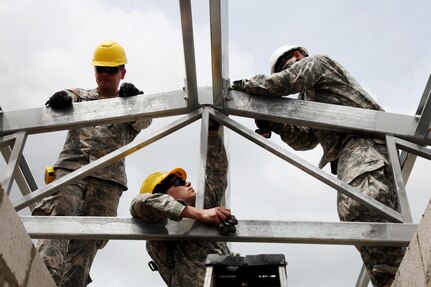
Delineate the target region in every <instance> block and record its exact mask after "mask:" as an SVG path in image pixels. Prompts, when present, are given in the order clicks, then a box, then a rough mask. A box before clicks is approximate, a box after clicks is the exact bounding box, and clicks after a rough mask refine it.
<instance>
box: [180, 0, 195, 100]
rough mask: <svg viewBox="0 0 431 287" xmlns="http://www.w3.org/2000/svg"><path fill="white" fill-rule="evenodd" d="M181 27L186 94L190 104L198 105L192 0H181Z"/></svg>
mask: <svg viewBox="0 0 431 287" xmlns="http://www.w3.org/2000/svg"><path fill="white" fill-rule="evenodd" d="M180 13H181V28H182V34H183V50H184V63H185V66H186V67H185V68H186V95H187V98H188V101H189V106H190V107H194V108H196V107H197V106H198V86H197V80H196V63H195V45H194V39H193V38H194V37H193V19H192V8H191V4H190V0H180Z"/></svg>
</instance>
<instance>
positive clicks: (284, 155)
mask: <svg viewBox="0 0 431 287" xmlns="http://www.w3.org/2000/svg"><path fill="white" fill-rule="evenodd" d="M210 115H212V116H213V117H216V118H217V121H220V122H221V123H222V124H223V125H225V126H226V127H228V128H229V129H231V130H233V131H234V132H236V133H238V134H240V135H242V136H243V137H245V138H246V139H248V140H250V141H252V142H254V143H255V144H257V145H259V146H261V147H263V148H264V149H266V150H268V151H269V152H271V153H273V154H275V155H276V156H278V157H280V158H281V159H284V160H285V161H287V162H288V163H290V164H292V165H293V166H295V167H297V168H299V169H301V170H302V171H304V172H306V173H308V174H309V175H311V176H313V177H314V178H316V179H318V180H320V181H321V182H323V183H325V184H327V185H329V186H330V187H332V188H334V189H336V190H338V191H339V192H341V193H342V194H344V195H346V196H348V197H350V198H353V199H355V200H356V201H358V202H360V203H362V204H363V205H365V206H367V207H369V208H372V209H373V210H375V211H376V212H378V213H379V214H381V215H382V216H384V217H385V218H387V219H388V220H390V221H395V222H403V221H404V218H403V216H402V215H401V214H400V213H398V212H396V211H395V210H393V209H391V208H389V207H387V206H386V205H384V204H382V203H381V202H379V201H377V200H375V199H374V198H372V197H370V196H368V195H366V194H364V193H362V192H360V191H359V190H358V189H356V188H354V187H352V186H350V185H348V184H347V183H345V182H343V181H341V180H339V179H337V178H335V177H334V176H333V175H331V174H328V173H326V172H324V171H322V170H321V169H319V168H318V167H316V166H314V165H312V164H310V163H309V162H307V161H305V160H303V159H301V158H300V157H298V156H296V155H295V154H293V153H291V152H289V151H288V150H287V149H284V148H281V147H280V146H278V145H277V144H275V143H273V142H272V141H270V140H268V139H265V138H264V137H262V136H260V135H257V134H256V133H255V132H253V131H251V130H249V129H248V128H246V127H244V126H243V125H241V124H240V123H238V122H236V121H234V120H232V119H230V118H229V117H227V116H225V115H224V114H222V113H220V112H219V111H217V110H213V109H210Z"/></svg>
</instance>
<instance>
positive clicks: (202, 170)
mask: <svg viewBox="0 0 431 287" xmlns="http://www.w3.org/2000/svg"><path fill="white" fill-rule="evenodd" d="M208 128H209V113H208V109H207V108H203V111H202V120H201V136H200V139H201V140H200V148H199V163H198V182H197V190H198V193H197V194H196V203H195V205H196V207H197V208H204V203H205V193H206V188H205V180H206V178H207V176H206V174H207V168H206V167H207V161H208Z"/></svg>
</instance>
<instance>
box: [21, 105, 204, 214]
mask: <svg viewBox="0 0 431 287" xmlns="http://www.w3.org/2000/svg"><path fill="white" fill-rule="evenodd" d="M201 113H202V111H201V109H198V110H196V111H194V112H192V113H190V114H188V115H186V116H183V117H181V118H180V119H178V120H176V121H174V122H172V123H171V124H169V125H166V126H165V127H163V128H161V129H159V130H157V131H154V132H153V133H151V134H149V135H146V136H144V137H143V138H142V139H141V140H139V142H137V143H135V142H134V141H133V142H131V143H129V144H127V145H125V146H123V147H120V148H118V149H116V150H114V151H113V152H111V153H108V154H107V155H104V156H102V157H101V158H98V159H97V160H95V161H93V162H91V163H89V164H87V165H85V166H83V167H81V168H79V169H77V170H75V171H73V172H71V173H69V174H67V175H65V176H63V177H61V178H59V179H57V180H54V181H53V182H51V183H50V184H48V185H45V186H43V187H41V188H39V189H38V190H35V191H34V192H31V193H30V194H27V195H25V196H24V197H22V198H21V199H19V200H17V201H15V202H14V203H13V205H14V207H15V209H16V210H17V211H19V210H21V209H23V208H24V207H26V206H28V205H29V204H31V203H34V202H36V201H38V200H40V199H42V198H44V197H46V196H48V195H50V194H52V193H54V192H56V191H58V190H61V188H63V187H64V186H67V185H68V184H70V183H71V182H73V180H77V179H81V178H84V177H85V176H87V175H89V174H90V173H91V172H93V171H94V170H97V169H98V168H103V167H105V166H107V165H109V164H111V163H113V162H115V161H117V160H119V159H122V158H124V157H126V156H128V155H131V154H132V153H134V152H136V151H138V150H140V149H142V148H143V147H145V146H147V145H149V144H152V143H154V142H155V141H157V140H159V139H161V138H164V137H165V136H167V135H169V134H171V133H173V132H175V131H177V130H178V129H180V128H183V127H185V126H187V125H188V124H190V123H192V122H194V121H196V120H198V119H199V118H200V117H201Z"/></svg>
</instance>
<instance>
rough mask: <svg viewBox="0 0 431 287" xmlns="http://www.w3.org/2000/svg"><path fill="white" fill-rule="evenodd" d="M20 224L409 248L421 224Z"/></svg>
mask: <svg viewBox="0 0 431 287" xmlns="http://www.w3.org/2000/svg"><path fill="white" fill-rule="evenodd" d="M21 220H22V222H23V224H24V226H25V228H26V229H27V232H28V233H29V235H30V237H31V238H66V239H72V238H76V239H119V240H192V241H228V242H262V243H263V242H267V243H306V244H334V245H358V244H359V245H385V246H406V245H408V244H409V242H410V239H411V237H412V235H413V234H414V232H415V231H416V229H417V225H416V224H399V223H368V222H312V221H265V220H239V223H238V225H237V231H236V233H233V234H230V235H228V236H223V235H221V234H220V233H219V231H218V229H217V228H215V227H208V225H206V224H204V223H201V222H197V221H194V220H191V219H183V220H181V221H180V222H175V221H168V222H167V223H157V224H148V223H144V222H142V221H141V220H139V219H135V218H118V217H87V216H85V217H74V216H29V217H21ZM183 226H185V228H184V227H183Z"/></svg>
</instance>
